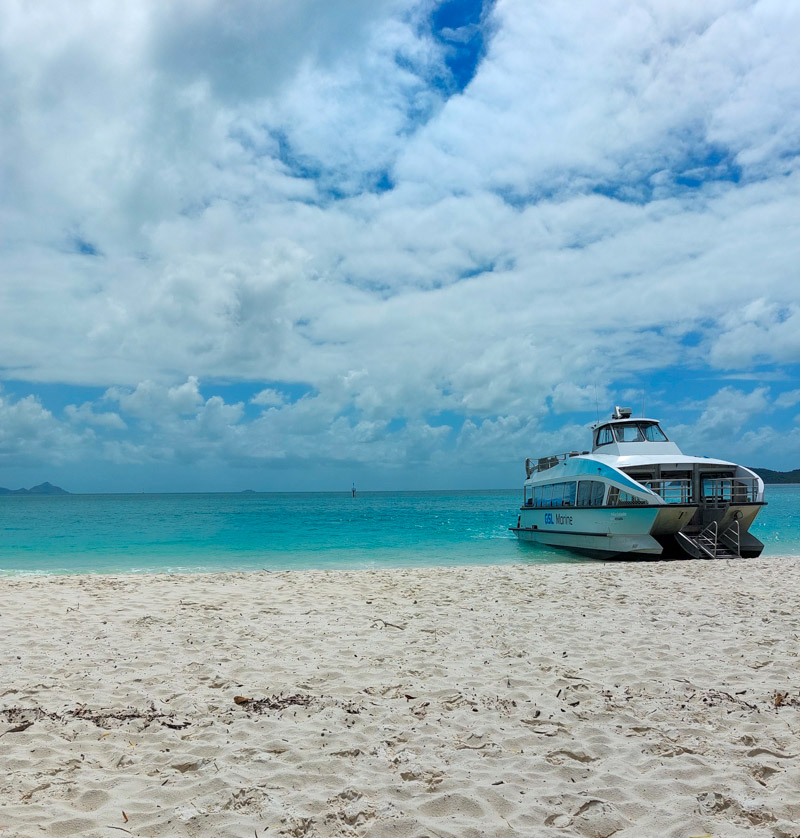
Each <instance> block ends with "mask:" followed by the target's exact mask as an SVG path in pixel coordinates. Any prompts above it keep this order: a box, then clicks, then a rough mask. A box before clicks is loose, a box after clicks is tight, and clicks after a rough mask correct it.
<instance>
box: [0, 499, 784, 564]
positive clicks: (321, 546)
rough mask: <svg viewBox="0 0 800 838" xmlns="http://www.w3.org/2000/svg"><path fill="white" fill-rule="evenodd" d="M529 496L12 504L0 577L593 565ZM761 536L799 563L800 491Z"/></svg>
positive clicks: (6, 507) (759, 528) (773, 509)
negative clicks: (536, 519)
mask: <svg viewBox="0 0 800 838" xmlns="http://www.w3.org/2000/svg"><path fill="white" fill-rule="evenodd" d="M519 500H520V492H519V491H517V490H511V491H495V492H489V491H485V492H481V491H475V492H364V493H359V494H358V495H357V497H355V498H352V497H351V496H350V494H349V493H321V494H312V493H308V494H303V493H287V494H249V493H248V494H185V495H146V494H140V495H56V496H39V495H11V496H2V497H0V573H14V574H16V573H93V572H101V573H112V572H161V571H212V570H256V569H269V570H286V569H310V568H322V569H324V568H360V567H392V566H393V567H397V566H433V565H470V564H511V563H521V562H524V563H546V562H563V561H585V560H583V559H580V558H577V557H574V556H572V555H570V554H569V553H565V552H562V551H554V550H550V549H547V548H544V547H538V546H534V545H530V544H520V543H519V542H518V541H517V539H516V537H515V536H514V535H513V533H510V532H509V531H508V527H509V526H510V525H513V524H514V523H516V520H517V513H518V507H519ZM767 500H768V501H769V506H767V507H766V508H765V509H764V510H762V512H761V513H760V515H759V517H758V519H757V520H756V524H755V526H754V527H753V532H754V534H755V535H757V536H758V538H760V539H761V540H762V541H763V542H764V543H765V545H766V548H765V552H764V555H765V556H780V555H800V514H799V512H798V510H800V486H772V487H768V493H767Z"/></svg>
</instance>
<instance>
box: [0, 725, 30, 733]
mask: <svg viewBox="0 0 800 838" xmlns="http://www.w3.org/2000/svg"><path fill="white" fill-rule="evenodd" d="M32 724H33V722H22V724H18V725H17V726H16V727H10V728H9V729H8V730H4V731H3V732H2V733H0V736H5V735H6V734H7V733H22V731H23V730H27V729H28V728H29V727H30V726H31V725H32Z"/></svg>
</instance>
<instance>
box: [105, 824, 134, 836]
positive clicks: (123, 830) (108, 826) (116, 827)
mask: <svg viewBox="0 0 800 838" xmlns="http://www.w3.org/2000/svg"><path fill="white" fill-rule="evenodd" d="M106 829H118V830H119V831H120V832H127V833H128V835H133V833H132V832H131V831H130V829H125V827H124V826H111V824H110V823H109V824H106Z"/></svg>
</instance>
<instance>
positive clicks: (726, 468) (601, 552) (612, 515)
mask: <svg viewBox="0 0 800 838" xmlns="http://www.w3.org/2000/svg"><path fill="white" fill-rule="evenodd" d="M631 413H632V411H631V409H630V408H627V407H617V408H615V410H614V413H613V415H612V417H611V419H610V420H609V421H605V422H598V423H597V424H595V425H594V426H593V427H592V450H591V452H589V451H570V452H568V453H566V454H558V455H556V456H553V457H543V458H541V459H539V460H530V459H528V460H526V461H525V472H526V474H527V480H526V481H525V484H524V490H523V492H524V495H523V503H522V507H521V508H520V513H519V517H518V518H517V525H516V526H515V527H511V529H512V530H513V531H514V532H516V534H517V536H518V538H519V539H520V540H522V541H533V542H535V543H537V544H546V545H548V546H550V547H563V548H565V549H568V550H571V551H573V552H577V553H582V554H584V555H589V556H594V557H597V558H614V557H618V558H628V557H630V558H636V557H653V556H664V557H665V558H666V557H681V556H682V557H684V558H686V557H687V556H691V557H694V558H735V557H754V556H758V555H760V553H761V551H762V550H763V549H764V545H763V544H762V543H761V542H760V541H759V540H758V539H757V538H756V537H755V536H754V535H753V534H752V533H751V532H750V531H749V530H750V526H751V524H752V523H753V520H754V519H755V517H756V515H757V514H758V511H759V510H760V509H761V507H762V506H764V505H765V501H764V482H763V480H762V479H761V478H760V477H759V476H758V475H757V474H756V473H755V472H753V471H750V470H749V469H747V468H744V467H743V466H739V465H736V464H735V463H729V462H726V461H725V460H712V459H709V458H707V457H691V456H687V455H685V454H683V453H682V452H681V450H680V448H678V446H677V445H676V444H675V443H674V442H671V441H670V440H669V439H668V438H667V436H666V434H665V433H664V431H663V430H662V429H661V427H660V425H659V423H658V421H657V420H656V419H643V418H642V419H634V418H632V417H631Z"/></svg>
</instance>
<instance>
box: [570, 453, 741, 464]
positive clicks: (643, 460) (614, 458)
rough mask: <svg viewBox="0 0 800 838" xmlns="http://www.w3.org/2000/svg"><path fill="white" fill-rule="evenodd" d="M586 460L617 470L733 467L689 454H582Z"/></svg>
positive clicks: (725, 461)
mask: <svg viewBox="0 0 800 838" xmlns="http://www.w3.org/2000/svg"><path fill="white" fill-rule="evenodd" d="M580 456H581V458H582V459H584V460H597V461H598V462H601V463H605V464H606V465H609V466H614V467H615V468H631V467H634V466H657V465H676V466H682V465H693V464H694V463H702V464H703V465H711V466H733V467H736V466H737V463H731V462H729V461H728V460H716V459H714V458H713V457H693V456H691V455H689V454H651V455H646V454H600V453H597V452H595V453H593V454H582V455H580Z"/></svg>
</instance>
